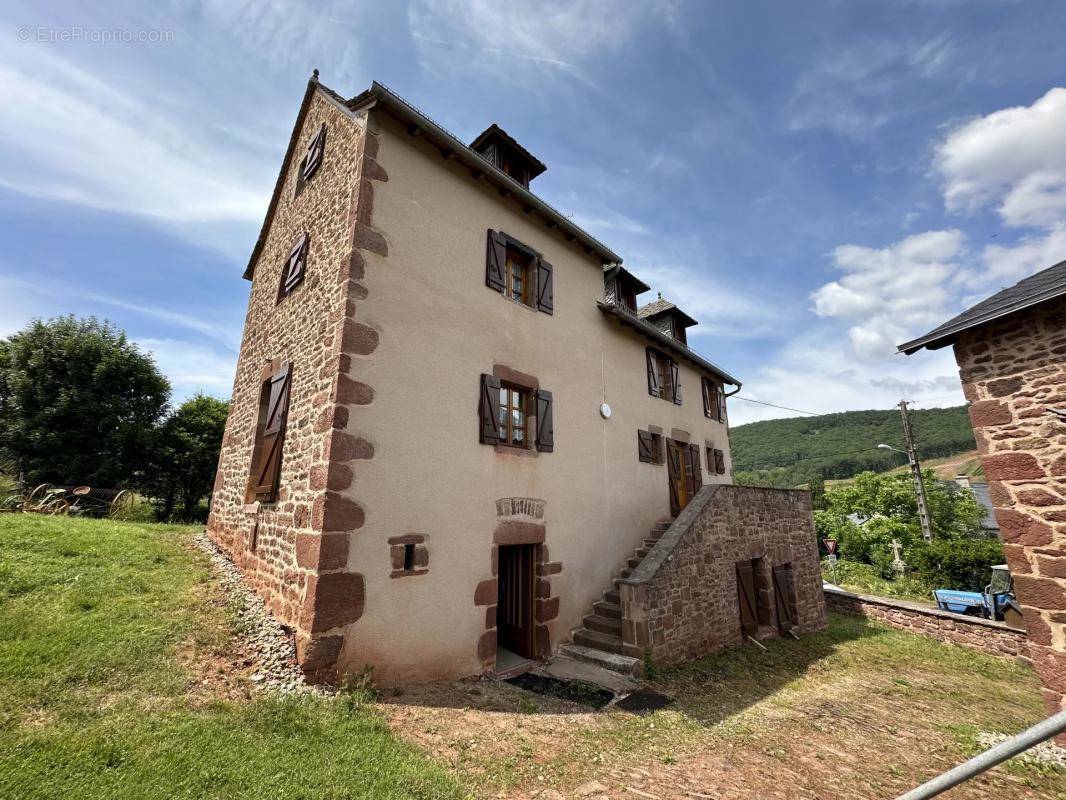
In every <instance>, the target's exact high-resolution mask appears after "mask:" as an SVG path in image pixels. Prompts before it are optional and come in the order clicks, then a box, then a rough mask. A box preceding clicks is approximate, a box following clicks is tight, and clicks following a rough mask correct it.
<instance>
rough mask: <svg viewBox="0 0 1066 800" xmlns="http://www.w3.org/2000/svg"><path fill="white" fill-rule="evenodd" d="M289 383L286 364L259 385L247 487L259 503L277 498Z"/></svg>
mask: <svg viewBox="0 0 1066 800" xmlns="http://www.w3.org/2000/svg"><path fill="white" fill-rule="evenodd" d="M291 380H292V373H291V370H290V365H289V364H287V363H286V364H282V365H281V367H280V368H279V369H278V370H277V372H275V373H274V374H273V375H271V376H270V377H269V378H268V379H267V380H266V381H264V382H263V388H262V391H261V393H260V399H259V419H258V425H257V427H256V436H255V447H254V448H253V450H252V475H251V480H250V484H251V494H253V495H254V496H255V499H256V500H260V501H262V502H267V503H269V502H273V501H274V499H275V497H276V496H277V490H278V482H279V479H280V476H281V455H282V448H283V446H284V442H285V422H286V419H287V417H288V413H289V387H290V385H291Z"/></svg>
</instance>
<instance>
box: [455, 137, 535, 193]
mask: <svg viewBox="0 0 1066 800" xmlns="http://www.w3.org/2000/svg"><path fill="white" fill-rule="evenodd" d="M470 149H471V150H473V151H474V152H476V153H477V154H478V155H480V156H481V157H482V158H484V159H485V160H486V161H488V162H489V163H490V164H492V165H493V166H494V167H496V169H498V170H500V172H502V173H503V174H504V175H509V176H510V177H512V178H514V179H515V180H516V181H517V182H518V183H520V184H522V186H524V187H526V188H527V189H528V188H529V182H530V181H531V180H533V179H534V178H535V177H537V176H538V175H540V174H541V173H542V172H544V170H546V169H547V167H546V166H544V164H543V162H541V160H540V159H539V158H537V157H536V156H535V155H533V154H532V153H530V152H529V151H528V150H526V148H524V147H522V145H520V144H519V143H518V142H517V141H515V140H514V139H513V138H511V137H510V136H509V135H508V134H507V132H506V131H505V130H503V129H502V128H501V127H500V126H499V125H497V124H496V123H493V124H492V125H490V126H489V127H488V128H487V129H486V130H485V131H483V132H482V133H481V134H480V135H479V136H478V137H477V138H476V139H474V141H472V142H471V143H470Z"/></svg>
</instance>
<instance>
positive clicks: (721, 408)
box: [715, 386, 726, 422]
mask: <svg viewBox="0 0 1066 800" xmlns="http://www.w3.org/2000/svg"><path fill="white" fill-rule="evenodd" d="M715 397H716V400H717V404H718V421H719V422H725V421H726V415H725V391H723V389H722V387H721V386H716V387H715Z"/></svg>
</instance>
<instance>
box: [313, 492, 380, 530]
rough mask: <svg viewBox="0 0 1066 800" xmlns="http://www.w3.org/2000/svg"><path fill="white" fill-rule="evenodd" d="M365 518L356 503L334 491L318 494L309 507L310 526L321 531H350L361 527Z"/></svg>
mask: <svg viewBox="0 0 1066 800" xmlns="http://www.w3.org/2000/svg"><path fill="white" fill-rule="evenodd" d="M365 519H366V517H365V514H364V513H363V509H362V507H361V506H360V505H359V504H358V503H356V502H355V501H353V500H349V499H348V498H347V497H344V496H343V495H340V494H337V493H336V492H326V493H325V494H322V495H319V496H318V497H317V498H315V502H314V505H313V506H312V508H311V527H312V528H314V529H315V530H319V531H323V532H328V531H352V530H355V529H357V528H361V527H363V522H364V521H365Z"/></svg>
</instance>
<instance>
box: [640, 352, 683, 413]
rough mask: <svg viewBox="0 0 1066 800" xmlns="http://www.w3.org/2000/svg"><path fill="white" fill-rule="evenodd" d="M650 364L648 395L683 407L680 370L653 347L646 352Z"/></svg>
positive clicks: (674, 362) (675, 363) (668, 357)
mask: <svg viewBox="0 0 1066 800" xmlns="http://www.w3.org/2000/svg"><path fill="white" fill-rule="evenodd" d="M645 354H646V357H647V362H648V394H650V395H651V396H652V397H661V398H663V399H664V400H670V401H671V402H673V403H675V404H676V405H681V383H680V368H679V367H678V364H677V362H676V361H674V360H673V359H672V358H670V356H668V355H665V354H664V353H661V352H659V351H658V350H656V349H655V348H653V347H649V348H647V349H646V350H645Z"/></svg>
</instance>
